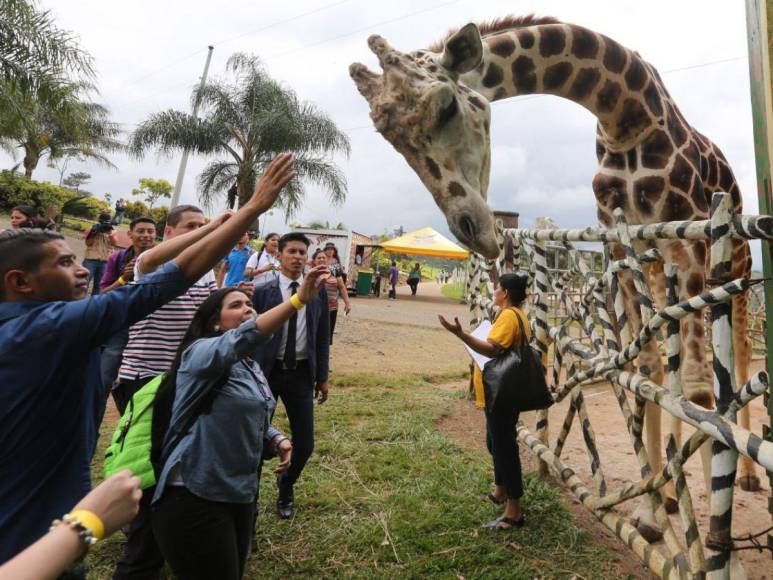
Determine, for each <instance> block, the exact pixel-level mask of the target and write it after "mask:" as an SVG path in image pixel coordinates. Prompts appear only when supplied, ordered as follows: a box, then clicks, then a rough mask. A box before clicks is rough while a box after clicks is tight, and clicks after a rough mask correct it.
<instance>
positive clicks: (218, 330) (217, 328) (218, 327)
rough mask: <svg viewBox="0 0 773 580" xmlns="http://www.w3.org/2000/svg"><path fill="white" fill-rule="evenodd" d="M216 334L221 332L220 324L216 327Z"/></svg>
mask: <svg viewBox="0 0 773 580" xmlns="http://www.w3.org/2000/svg"><path fill="white" fill-rule="evenodd" d="M215 332H220V325H218V324H216V325H215Z"/></svg>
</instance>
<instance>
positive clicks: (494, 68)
mask: <svg viewBox="0 0 773 580" xmlns="http://www.w3.org/2000/svg"><path fill="white" fill-rule="evenodd" d="M504 78H505V74H504V72H503V71H502V68H501V67H500V66H499V65H496V64H494V63H493V62H492V63H491V64H489V66H488V70H487V71H486V76H484V77H483V80H482V81H481V82H482V83H483V86H484V87H487V88H491V87H495V86H497V85H498V84H501V83H502V80H503V79H504Z"/></svg>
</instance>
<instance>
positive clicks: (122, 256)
mask: <svg viewBox="0 0 773 580" xmlns="http://www.w3.org/2000/svg"><path fill="white" fill-rule="evenodd" d="M130 250H131V253H132V255H134V248H133V247H132V246H129V247H128V248H125V249H123V250H118V251H117V252H113V253H112V254H110V257H109V258H108V259H107V264H106V265H105V273H104V274H102V279H101V280H100V281H99V289H100V290H104V289H105V288H107V287H108V286H112V285H113V284H115V281H116V280H118V278H119V277H120V276H121V272H123V269H124V267H125V266H126V262H127V261H128V260H127V259H126V255H127V254H128V253H129V251H130Z"/></svg>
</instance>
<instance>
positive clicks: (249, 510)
mask: <svg viewBox="0 0 773 580" xmlns="http://www.w3.org/2000/svg"><path fill="white" fill-rule="evenodd" d="M254 510H255V504H253V503H225V502H216V501H209V500H206V499H202V498H200V497H198V496H196V495H194V494H192V493H191V492H190V491H188V490H187V489H186V488H184V487H177V486H170V487H167V488H166V490H165V491H164V495H163V497H162V498H161V499H160V500H159V501H158V503H156V504H155V505H154V506H153V509H152V511H153V515H152V518H151V519H152V521H153V534H154V535H155V537H156V541H157V542H158V547H159V548H161V553H162V554H163V556H164V558H166V561H167V562H169V566H171V568H172V572H173V573H174V576H175V578H179V579H180V580H198V579H201V580H211V579H212V578H217V579H218V580H240V579H241V577H242V576H243V574H244V566H245V563H246V562H247V556H248V555H249V551H250V541H251V540H252V525H253V516H254Z"/></svg>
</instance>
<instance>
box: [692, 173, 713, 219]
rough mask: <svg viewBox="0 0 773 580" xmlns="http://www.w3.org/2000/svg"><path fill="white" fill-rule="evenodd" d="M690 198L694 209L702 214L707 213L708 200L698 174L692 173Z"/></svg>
mask: <svg viewBox="0 0 773 580" xmlns="http://www.w3.org/2000/svg"><path fill="white" fill-rule="evenodd" d="M690 199H691V200H692V202H693V205H695V209H697V210H698V211H699V212H701V213H703V214H707V213H708V211H709V201H708V199H706V192H705V190H704V189H703V181H702V180H701V179H700V176H699V175H697V174H696V175H694V176H693V179H692V187H691V188H690Z"/></svg>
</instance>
